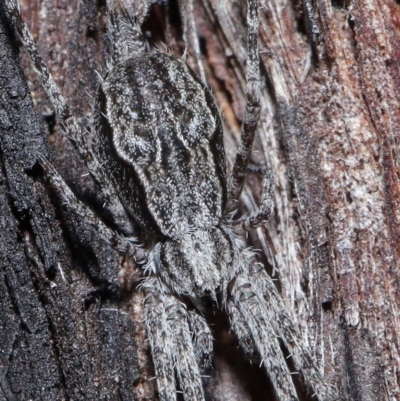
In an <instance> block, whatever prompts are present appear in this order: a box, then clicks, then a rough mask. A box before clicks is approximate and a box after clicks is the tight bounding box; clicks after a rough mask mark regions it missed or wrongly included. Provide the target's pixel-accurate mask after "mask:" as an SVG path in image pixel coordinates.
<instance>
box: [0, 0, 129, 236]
mask: <svg viewBox="0 0 400 401" xmlns="http://www.w3.org/2000/svg"><path fill="white" fill-rule="evenodd" d="M5 5H6V9H7V11H8V13H9V15H10V17H11V20H12V23H13V25H14V27H15V28H16V30H17V31H18V33H19V35H20V37H21V40H22V42H23V44H24V46H25V47H26V49H27V50H28V53H29V55H30V57H31V60H32V62H33V65H34V67H35V69H36V70H37V72H38V75H39V77H40V80H41V81H42V85H43V88H44V90H45V91H46V93H47V96H48V97H49V100H50V102H51V104H52V106H53V107H54V110H55V112H56V115H57V117H58V119H59V120H60V123H61V125H62V127H63V128H64V130H65V131H64V132H65V135H66V137H67V138H68V139H69V140H70V141H71V143H72V144H73V145H74V147H75V148H76V149H77V151H78V153H79V155H80V156H81V158H82V159H83V161H84V162H85V164H86V166H87V168H88V170H89V173H90V175H91V176H92V177H93V179H94V181H95V183H96V184H97V186H98V187H99V189H100V191H101V194H102V197H103V199H104V201H105V202H106V204H107V206H108V208H109V210H110V213H111V214H112V216H113V218H114V220H115V222H116V224H118V225H119V226H121V228H122V229H123V230H125V231H126V232H130V231H131V228H130V227H129V226H128V225H127V223H128V222H129V218H128V217H127V215H126V213H125V210H124V208H123V206H122V205H121V203H120V202H119V200H118V196H117V194H116V192H115V190H114V188H113V186H112V184H111V182H110V180H109V179H108V177H107V175H106V174H105V172H104V170H103V169H102V167H101V164H100V162H99V160H98V159H97V158H96V156H95V154H94V153H93V151H92V150H91V149H90V147H89V145H88V141H87V138H86V137H85V135H83V132H85V130H84V129H83V128H82V127H81V126H80V124H79V123H78V121H77V119H76V118H75V117H74V116H73V114H72V112H71V110H70V107H69V106H68V104H67V102H66V100H65V99H64V97H63V95H62V94H61V91H60V89H59V88H58V86H57V84H56V83H55V82H54V79H53V77H52V76H51V74H50V71H49V70H48V69H47V67H46V64H45V63H44V61H43V59H42V57H41V56H40V54H39V51H38V49H37V46H36V43H35V41H34V39H33V37H32V34H31V32H30V31H29V29H28V27H27V25H26V24H25V22H24V21H23V20H22V18H21V14H20V11H19V5H18V1H17V0H5Z"/></svg>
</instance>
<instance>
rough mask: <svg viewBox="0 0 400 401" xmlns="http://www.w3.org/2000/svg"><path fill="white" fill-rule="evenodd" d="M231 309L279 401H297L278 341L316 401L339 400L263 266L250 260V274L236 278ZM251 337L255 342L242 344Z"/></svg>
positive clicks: (240, 334)
mask: <svg viewBox="0 0 400 401" xmlns="http://www.w3.org/2000/svg"><path fill="white" fill-rule="evenodd" d="M228 307H229V309H230V311H231V313H230V315H231V321H232V328H233V330H235V331H236V333H237V335H238V337H239V342H240V344H241V346H242V348H243V349H244V351H245V352H246V351H247V353H250V354H252V353H253V352H254V350H253V349H252V347H255V348H256V350H257V351H258V353H259V354H260V356H261V358H262V361H263V364H264V365H265V366H266V370H267V373H268V375H269V377H270V379H271V382H272V384H273V385H274V388H275V390H276V391H277V395H278V399H282V400H298V396H297V393H296V390H295V388H294V384H293V381H292V378H291V374H290V372H289V370H288V367H287V363H286V361H285V359H284V356H283V353H282V352H281V349H280V348H281V346H280V342H279V341H278V338H280V340H281V341H282V342H283V344H284V346H285V347H286V349H287V350H288V351H289V353H290V358H291V361H292V363H293V365H294V367H295V368H296V369H297V370H298V371H299V372H301V373H302V375H303V377H304V380H305V382H306V384H307V387H308V388H309V389H310V390H311V393H312V394H313V395H314V396H315V397H317V398H316V399H318V400H324V401H337V400H338V399H339V398H338V395H337V393H336V390H335V389H334V388H333V387H330V386H328V385H326V384H325V383H324V380H323V377H322V375H321V373H320V370H319V368H318V367H317V366H316V364H315V362H314V360H313V358H312V356H311V354H310V352H309V350H308V349H307V348H306V347H304V345H303V340H302V338H301V336H300V334H299V332H298V331H297V330H296V328H295V326H294V324H293V322H292V320H291V318H290V316H289V314H288V313H287V311H286V308H285V305H284V304H283V301H282V299H281V297H280V295H279V293H278V291H277V290H276V288H275V286H274V284H273V282H272V279H271V277H269V276H268V274H267V273H266V272H265V270H264V266H263V265H262V264H261V263H258V262H255V261H254V260H253V261H249V269H248V272H245V273H242V274H240V275H239V276H238V277H237V278H236V281H235V285H234V286H233V289H232V300H231V301H230V304H229V305H228ZM250 337H251V338H252V340H253V341H250V342H249V343H246V342H244V341H243V339H246V338H250ZM241 339H242V340H241ZM248 348H249V349H250V352H248Z"/></svg>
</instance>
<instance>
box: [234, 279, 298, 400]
mask: <svg viewBox="0 0 400 401" xmlns="http://www.w3.org/2000/svg"><path fill="white" fill-rule="evenodd" d="M255 287H256V286H255V285H253V283H252V282H251V281H250V279H249V278H248V277H246V276H245V275H244V274H241V275H239V276H238V277H237V278H236V282H235V284H234V286H233V289H232V295H233V301H232V302H233V304H234V305H235V306H236V308H237V309H238V310H239V311H240V314H237V315H236V316H235V321H234V325H233V328H234V329H235V328H237V327H238V326H239V325H240V324H242V325H243V324H247V326H248V328H249V329H250V333H251V336H252V338H253V340H254V343H255V345H256V348H257V350H258V352H259V354H260V356H261V358H262V362H263V364H264V366H265V368H266V370H267V373H268V375H269V378H270V380H271V382H272V385H273V386H274V388H275V391H276V395H277V399H278V400H285V401H298V400H299V398H298V396H297V394H296V389H295V387H294V384H293V380H292V377H291V375H290V372H289V370H288V367H287V364H286V361H285V358H284V356H283V354H282V352H281V349H280V345H279V341H278V338H277V336H276V334H275V331H274V328H273V323H272V322H271V318H272V316H271V314H270V313H269V308H268V307H267V306H266V305H265V301H264V300H263V299H262V298H261V297H260V294H259V292H258V291H257V288H255ZM241 320H242V321H243V322H241ZM244 322H246V323H244Z"/></svg>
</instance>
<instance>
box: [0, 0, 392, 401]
mask: <svg viewBox="0 0 400 401" xmlns="http://www.w3.org/2000/svg"><path fill="white" fill-rule="evenodd" d="M138 4H139V2H138ZM166 4H167V3H166ZM166 4H164V5H163V4H153V5H152V6H151V7H150V6H148V5H146V4H145V2H142V3H141V5H142V7H143V8H142V12H144V13H148V18H147V19H146V22H145V25H144V31H145V32H147V33H148V35H147V36H148V37H149V38H150V39H151V41H152V42H153V43H154V44H155V45H157V46H159V47H160V48H161V49H162V50H164V48H163V45H162V43H166V44H167V45H168V47H169V48H170V50H171V51H172V52H173V53H174V54H176V55H181V54H182V53H183V51H184V49H185V43H184V41H183V39H182V36H183V35H182V33H183V30H182V29H183V28H182V26H184V25H185V26H189V25H190V24H189V23H188V22H187V21H183V22H182V19H180V18H179V17H178V10H179V6H178V4H175V3H174V2H169V3H168V4H169V6H167V5H166ZM310 4H311V1H307V0H304V1H301V2H296V1H295V2H293V1H286V0H273V1H261V4H260V5H261V8H260V44H259V47H260V53H261V61H262V82H263V85H262V91H263V92H262V99H263V104H262V112H261V115H262V121H261V123H260V126H259V130H258V135H257V137H256V140H255V144H254V148H253V149H254V152H253V155H252V163H253V164H255V165H265V164H267V165H268V166H269V167H270V168H272V169H273V170H274V172H275V174H276V189H275V202H276V204H275V212H274V216H273V218H272V219H271V221H270V222H269V223H268V224H267V225H266V226H265V227H263V228H260V229H257V230H256V231H255V232H254V233H253V234H252V235H251V237H250V238H249V244H252V245H254V246H255V247H257V248H259V249H260V250H261V252H260V254H261V258H262V261H263V262H265V264H266V266H267V269H268V272H269V273H270V274H272V275H274V278H276V279H277V286H278V288H279V290H280V292H281V293H282V298H283V299H284V300H285V302H286V305H287V308H288V310H289V311H290V313H291V314H292V317H293V319H294V321H295V322H296V324H297V325H298V328H299V330H300V331H301V333H302V335H303V338H304V344H305V345H306V346H308V347H310V349H311V350H312V352H313V355H314V356H315V358H316V360H318V361H319V364H320V366H321V370H322V371H323V373H324V375H325V377H326V380H327V382H328V383H331V384H332V385H335V386H337V387H338V389H339V390H340V394H341V398H342V399H343V400H349V401H361V400H363V401H369V400H371V401H372V400H379V401H380V400H390V401H394V400H397V399H398V398H399V397H400V385H399V379H400V377H399V375H400V373H399V361H400V356H399V339H400V338H399V336H400V334H399V333H400V327H399V304H400V303H399V301H400V300H399V297H400V295H399V294H400V292H399V288H398V287H399V283H400V281H399V269H398V264H399V262H398V259H399V252H400V247H399V229H398V220H399V218H400V216H399V186H398V180H399V177H398V174H399V149H398V147H399V145H398V140H397V135H398V132H399V128H400V127H399V122H400V121H399V101H400V99H399V95H398V93H399V90H398V88H399V83H400V82H399V76H400V74H399V47H398V43H400V41H399V39H400V38H399V34H400V33H399V24H398V21H399V5H398V4H397V3H396V2H395V1H394V0H379V1H376V0H375V1H373V0H357V1H355V0H354V1H350V0H343V1H333V2H328V1H326V0H321V1H318V2H317V1H315V2H314V5H315V8H314V12H313V11H311V14H310V13H306V12H305V11H306V10H307V9H309V6H310ZM0 5H1V2H0ZM189 10H190V8H189ZM0 11H1V26H0V52H1V53H0V54H1V56H0V101H1V104H0V132H1V136H0V154H1V159H0V163H1V168H0V175H1V177H0V197H1V199H0V224H1V227H0V232H1V235H0V238H1V243H0V265H1V273H0V287H1V288H0V308H1V309H0V310H1V311H2V312H1V313H0V400H3V399H4V400H29V399H32V400H133V399H135V400H152V399H156V395H155V394H156V393H155V391H156V388H155V381H154V380H152V378H153V375H154V372H153V367H152V363H151V358H150V355H149V349H148V344H147V336H146V333H145V329H144V324H143V311H142V303H141V294H140V293H138V292H137V291H134V290H132V291H131V292H129V293H127V294H126V293H124V294H123V295H122V296H118V297H114V296H112V295H113V294H114V293H113V291H109V290H110V289H111V290H112V288H113V285H114V284H116V283H117V282H118V271H119V269H121V268H122V269H125V270H131V269H132V266H131V265H130V261H128V260H124V259H122V258H119V257H118V256H117V255H115V254H114V253H113V252H112V251H111V250H110V249H108V248H107V247H106V246H105V245H104V244H103V243H102V242H101V241H100V240H99V239H98V238H97V237H96V235H95V234H93V233H92V232H90V231H89V230H88V228H87V227H85V226H84V224H82V222H80V221H76V219H75V218H74V216H73V215H72V214H70V213H69V212H68V209H67V208H66V207H64V206H63V205H61V204H60V200H59V199H58V198H57V196H56V194H54V193H52V192H51V190H50V189H49V188H48V186H46V183H45V181H44V180H43V177H42V174H41V171H40V168H39V167H38V166H37V165H35V153H37V152H39V153H41V154H44V155H45V156H47V157H49V158H50V159H51V160H53V161H55V163H56V165H57V167H58V169H59V170H60V171H61V173H62V174H63V176H64V177H65V178H66V180H67V181H68V183H69V184H70V185H71V187H72V188H73V189H75V190H76V192H77V194H78V196H79V197H80V198H81V199H83V200H84V201H85V202H86V203H91V204H94V205H97V206H98V207H100V206H101V205H98V199H97V197H96V193H95V189H94V187H93V185H92V183H91V182H90V180H89V179H88V177H87V175H86V171H85V168H84V167H83V164H82V163H81V161H80V160H79V158H78V157H77V155H76V152H75V150H74V149H73V148H72V146H71V145H70V144H69V143H67V142H66V140H65V139H64V138H63V137H62V135H61V133H60V129H59V126H58V125H57V122H55V121H54V116H53V114H52V111H51V107H50V105H49V103H48V101H47V99H46V96H45V94H44V92H43V90H42V88H41V86H40V83H39V82H38V79H37V76H36V75H35V72H34V71H33V70H32V67H31V65H30V62H29V59H28V57H27V55H26V54H25V52H24V50H23V49H21V63H22V66H23V72H22V69H21V68H20V67H19V64H20V61H19V60H18V54H17V46H16V44H17V40H16V39H15V38H14V37H13V35H12V34H11V31H10V30H9V29H8V25H7V20H6V17H5V15H4V12H3V10H2V9H0ZM22 14H23V17H24V19H25V21H27V23H28V25H29V26H30V29H31V31H32V32H33V34H34V37H35V40H36V42H37V43H38V45H39V49H40V51H41V54H42V55H43V57H44V59H45V62H46V64H47V65H48V67H49V68H50V70H51V72H52V74H53V75H54V78H55V80H56V82H57V83H58V84H59V86H60V87H61V90H62V92H63V94H64V96H65V97H66V99H67V100H68V101H69V103H70V105H71V107H72V109H73V110H74V111H76V112H77V114H78V115H80V116H87V117H88V118H90V116H91V103H92V98H93V97H94V96H95V92H96V87H97V85H98V76H97V72H98V73H99V74H100V75H102V74H104V73H105V71H106V67H105V21H104V17H105V12H104V2H98V3H97V2H95V1H90V0H85V1H83V2H79V1H72V2H71V1H67V0H57V1H56V0H42V1H41V2H39V1H26V2H24V3H23V4H22ZM313 18H315V21H313ZM194 20H195V22H196V29H197V32H198V35H199V37H200V49H201V51H202V56H203V62H204V72H205V75H206V77H207V82H208V84H209V86H210V87H211V88H212V90H213V93H214V95H215V98H216V100H217V103H218V105H219V107H220V110H221V112H222V114H223V117H224V122H225V132H226V149H227V154H228V158H229V160H231V161H232V160H233V158H234V155H235V150H236V147H237V141H238V138H239V132H240V123H241V118H242V116H243V113H244V105H245V101H244V90H245V64H246V44H245V43H246V42H245V40H246V28H245V4H244V2H242V1H232V2H224V1H221V0H196V1H194ZM315 23H316V24H317V26H318V27H319V30H320V34H319V35H317V34H316V33H315V29H314V28H315ZM186 36H187V37H189V38H190V37H191V36H190V35H186ZM189 42H190V39H189ZM188 52H189V58H188V62H189V63H191V65H193V66H194V68H196V62H195V61H194V58H193V57H190V56H191V55H194V53H192V49H191V48H190V43H189V47H188ZM24 74H25V76H26V77H27V79H28V81H29V89H28V86H27V84H26V81H25V79H24ZM29 91H30V92H31V94H32V97H33V100H34V103H35V108H34V107H33V103H32V100H31V98H30V96H29ZM35 110H36V111H35ZM40 116H42V117H43V118H40ZM49 144H50V145H51V146H49ZM50 149H51V150H50ZM261 183H262V175H261V174H259V173H257V172H254V173H252V174H251V175H250V177H249V179H248V180H247V185H246V188H245V191H244V194H243V196H242V203H243V206H245V207H246V208H247V209H250V210H254V209H255V208H256V205H257V204H258V203H259V197H260V192H261ZM110 283H111V284H110ZM99 288H103V289H104V288H106V290H107V291H103V292H101V293H100V294H101V295H98V294H97V293H96V294H93V291H94V290H96V289H99ZM110 294H111V295H110ZM212 320H213V323H214V325H213V326H212V329H213V331H214V334H215V337H216V341H215V348H216V354H215V359H214V370H213V371H212V372H211V378H210V379H209V380H208V384H207V393H208V398H209V399H210V400H233V401H236V400H245V401H246V400H266V399H273V395H272V394H270V389H269V386H268V380H267V378H266V375H265V374H264V373H263V372H262V370H260V369H258V367H257V366H251V365H250V364H249V363H248V362H247V361H246V360H245V359H244V357H243V356H242V355H241V354H240V352H238V351H237V343H236V342H235V339H234V337H233V336H232V334H231V333H229V330H228V329H229V327H228V322H227V320H226V319H223V318H222V316H220V315H217V316H216V317H214V318H213V319H212ZM298 385H299V387H301V381H300V380H299V383H298ZM305 399H307V398H305ZM311 399H312V398H311Z"/></svg>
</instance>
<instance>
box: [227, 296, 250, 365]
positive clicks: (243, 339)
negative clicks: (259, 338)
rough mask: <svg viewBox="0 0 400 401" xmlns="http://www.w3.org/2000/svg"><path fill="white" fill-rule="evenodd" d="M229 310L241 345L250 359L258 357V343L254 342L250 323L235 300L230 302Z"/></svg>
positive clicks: (234, 330) (233, 327)
mask: <svg viewBox="0 0 400 401" xmlns="http://www.w3.org/2000/svg"><path fill="white" fill-rule="evenodd" d="M227 310H228V314H229V317H230V322H231V329H232V331H233V332H234V333H235V334H236V337H237V339H238V341H239V345H240V347H241V348H242V350H243V352H244V353H245V355H246V356H247V357H248V358H249V359H250V360H253V359H254V358H255V357H256V345H255V344H254V341H253V337H252V336H251V331H250V328H249V326H248V324H247V323H246V322H245V321H244V320H243V317H242V315H241V314H240V310H239V309H238V308H237V306H236V305H235V303H234V302H233V301H229V302H228V308H227Z"/></svg>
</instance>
